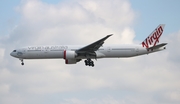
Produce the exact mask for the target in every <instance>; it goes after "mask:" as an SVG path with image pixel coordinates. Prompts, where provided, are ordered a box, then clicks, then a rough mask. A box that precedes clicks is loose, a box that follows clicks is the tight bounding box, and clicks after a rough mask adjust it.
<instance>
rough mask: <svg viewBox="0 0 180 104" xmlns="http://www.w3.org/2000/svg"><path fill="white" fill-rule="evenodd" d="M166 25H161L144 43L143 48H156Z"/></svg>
mask: <svg viewBox="0 0 180 104" xmlns="http://www.w3.org/2000/svg"><path fill="white" fill-rule="evenodd" d="M164 26H165V24H160V25H159V26H158V27H157V28H156V29H155V30H154V31H153V32H152V33H151V34H150V35H149V36H148V37H147V38H146V39H145V40H144V41H143V42H142V47H145V48H149V47H150V46H156V44H157V43H159V39H160V37H161V35H162V33H163V31H164Z"/></svg>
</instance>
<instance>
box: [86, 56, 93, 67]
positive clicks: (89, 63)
mask: <svg viewBox="0 0 180 104" xmlns="http://www.w3.org/2000/svg"><path fill="white" fill-rule="evenodd" d="M84 62H85V65H86V66H92V67H94V62H93V61H92V60H91V59H90V58H88V59H87V60H85V61H84Z"/></svg>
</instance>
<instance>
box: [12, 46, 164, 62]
mask: <svg viewBox="0 0 180 104" xmlns="http://www.w3.org/2000/svg"><path fill="white" fill-rule="evenodd" d="M80 48H82V46H72V45H51V46H28V47H24V48H21V49H16V50H14V51H13V52H11V56H14V57H16V58H19V59H53V58H64V50H67V51H76V50H77V49H80ZM163 49H164V48H160V49H156V50H153V51H147V49H146V48H144V47H142V45H111V46H110V45H109V46H103V47H100V48H99V49H98V50H97V51H96V55H97V57H96V58H121V57H122V58H123V57H133V56H138V55H143V54H149V53H152V52H156V51H161V50H163ZM86 58H87V57H85V56H81V57H75V59H86ZM91 58H94V57H91Z"/></svg>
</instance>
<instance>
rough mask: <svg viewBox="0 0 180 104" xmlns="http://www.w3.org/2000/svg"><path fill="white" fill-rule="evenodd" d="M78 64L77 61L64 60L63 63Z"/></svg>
mask: <svg viewBox="0 0 180 104" xmlns="http://www.w3.org/2000/svg"><path fill="white" fill-rule="evenodd" d="M77 62H78V60H77V59H66V60H65V63H66V64H76V63H77Z"/></svg>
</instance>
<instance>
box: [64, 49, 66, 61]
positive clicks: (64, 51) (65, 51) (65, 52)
mask: <svg viewBox="0 0 180 104" xmlns="http://www.w3.org/2000/svg"><path fill="white" fill-rule="evenodd" d="M64 59H66V50H64Z"/></svg>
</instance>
